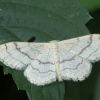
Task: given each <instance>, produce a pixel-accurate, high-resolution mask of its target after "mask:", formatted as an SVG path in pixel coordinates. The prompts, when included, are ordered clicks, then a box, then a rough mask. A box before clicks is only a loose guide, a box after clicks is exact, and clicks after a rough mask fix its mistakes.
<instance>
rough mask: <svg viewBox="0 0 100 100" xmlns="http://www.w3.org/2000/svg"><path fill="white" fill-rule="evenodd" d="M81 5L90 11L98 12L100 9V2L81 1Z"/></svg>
mask: <svg viewBox="0 0 100 100" xmlns="http://www.w3.org/2000/svg"><path fill="white" fill-rule="evenodd" d="M80 3H81V4H83V5H84V7H85V8H87V9H88V10H90V11H93V10H96V9H98V8H99V7H100V0H80Z"/></svg>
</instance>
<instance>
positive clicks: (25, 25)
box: [0, 0, 91, 100]
mask: <svg viewBox="0 0 100 100" xmlns="http://www.w3.org/2000/svg"><path fill="white" fill-rule="evenodd" d="M0 9H1V10H0V43H1V44H2V43H6V42H10V41H28V40H29V39H30V38H31V37H35V38H36V40H35V41H38V42H43V41H44V42H47V41H51V40H63V39H68V38H73V37H76V36H81V35H85V34H89V31H88V29H87V28H86V26H85V25H84V24H86V23H87V21H89V19H90V18H91V16H90V15H89V14H88V12H87V11H86V10H85V9H84V7H82V5H80V4H79V1H78V0H0ZM4 73H11V74H12V76H13V79H14V81H15V82H16V84H17V87H18V88H19V89H21V90H26V92H27V95H28V98H29V100H64V95H65V88H64V87H65V86H64V82H62V83H59V82H55V83H52V84H50V85H46V86H41V87H40V86H36V85H34V84H30V83H29V82H28V81H27V79H26V78H25V77H24V75H23V72H22V71H17V70H12V69H10V68H9V67H4Z"/></svg>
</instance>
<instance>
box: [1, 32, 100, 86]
mask: <svg viewBox="0 0 100 100" xmlns="http://www.w3.org/2000/svg"><path fill="white" fill-rule="evenodd" d="M98 60H100V35H99V34H92V35H86V36H82V37H77V38H72V39H68V40H63V41H56V40H54V41H50V42H48V43H45V42H44V43H33V42H10V43H5V44H2V45H0V61H1V62H3V63H4V64H5V65H6V66H8V67H10V68H12V69H16V70H24V76H25V77H26V78H27V79H28V81H29V82H30V83H32V84H36V85H38V86H41V85H46V84H50V83H52V82H55V81H56V80H58V81H63V80H73V81H78V80H79V81H82V80H84V79H85V78H86V77H88V76H89V74H90V72H91V68H92V65H91V63H94V62H95V61H98Z"/></svg>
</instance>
